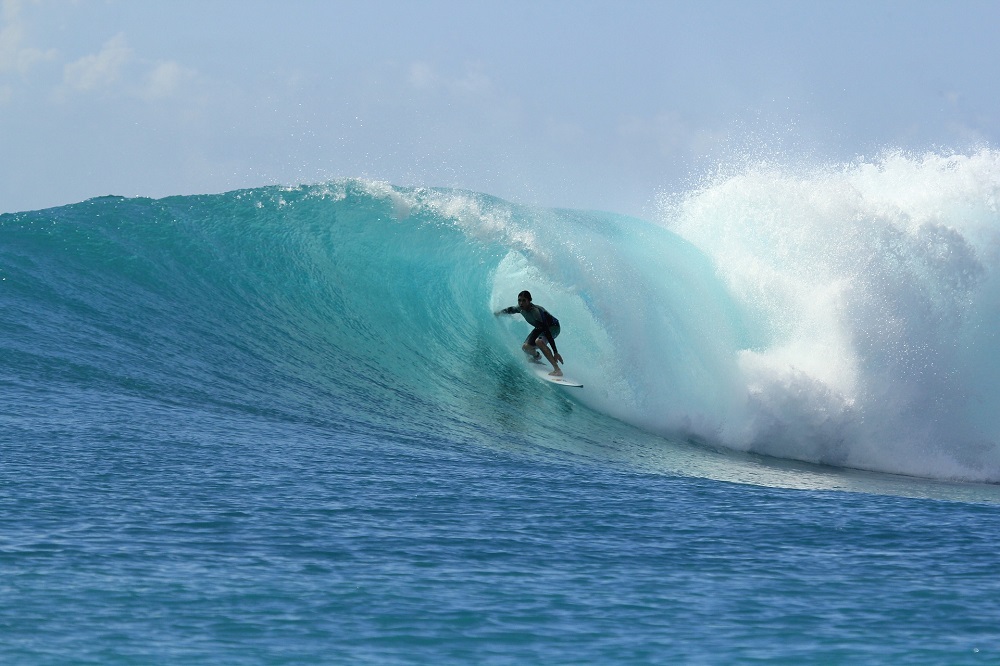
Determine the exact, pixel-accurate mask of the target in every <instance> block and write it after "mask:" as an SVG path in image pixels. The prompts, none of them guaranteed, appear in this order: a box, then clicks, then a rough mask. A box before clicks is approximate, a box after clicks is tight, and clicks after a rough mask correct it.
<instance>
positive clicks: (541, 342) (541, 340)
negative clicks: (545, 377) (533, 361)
mask: <svg viewBox="0 0 1000 666" xmlns="http://www.w3.org/2000/svg"><path fill="white" fill-rule="evenodd" d="M535 345H536V346H537V347H538V348H539V349H541V350H542V354H544V355H545V360H547V361H548V362H549V363H551V364H552V372H550V373H549V374H550V375H552V376H553V377H562V370H560V369H559V364H558V363H556V359H555V357H554V356H553V355H552V350H551V349H549V343H548V340H546V339H545V336H544V335H539V336H538V338H536V339H535Z"/></svg>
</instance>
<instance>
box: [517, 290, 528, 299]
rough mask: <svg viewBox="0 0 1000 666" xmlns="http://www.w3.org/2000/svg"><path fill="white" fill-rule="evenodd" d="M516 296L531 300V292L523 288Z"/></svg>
mask: <svg viewBox="0 0 1000 666" xmlns="http://www.w3.org/2000/svg"><path fill="white" fill-rule="evenodd" d="M517 297H518V298H519V299H521V298H527V299H528V300H529V301H530V300H531V292H530V291H528V290H527V289H525V290H524V291H522V292H521V293H520V294H518V295H517Z"/></svg>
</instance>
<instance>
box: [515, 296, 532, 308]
mask: <svg viewBox="0 0 1000 666" xmlns="http://www.w3.org/2000/svg"><path fill="white" fill-rule="evenodd" d="M517 307H519V308H521V309H522V310H523V309H524V308H530V307H531V301H529V300H528V299H527V298H520V297H519V298H518V299H517Z"/></svg>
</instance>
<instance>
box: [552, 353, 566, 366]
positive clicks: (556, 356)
mask: <svg viewBox="0 0 1000 666" xmlns="http://www.w3.org/2000/svg"><path fill="white" fill-rule="evenodd" d="M553 358H554V359H555V360H557V361H559V362H560V363H562V364H563V365H565V364H566V361H564V360H562V354H556V355H555V356H554V357H553Z"/></svg>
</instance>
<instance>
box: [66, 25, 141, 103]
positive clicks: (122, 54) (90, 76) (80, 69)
mask: <svg viewBox="0 0 1000 666" xmlns="http://www.w3.org/2000/svg"><path fill="white" fill-rule="evenodd" d="M131 59H132V49H131V48H129V46H128V44H127V43H126V41H125V35H124V34H122V33H119V34H117V35H115V36H114V37H112V38H111V39H109V40H108V41H107V42H105V44H104V46H103V47H102V48H101V51H100V52H99V53H96V54H93V55H89V56H84V57H83V58H80V59H79V60H77V61H76V62H71V63H69V64H68V65H66V68H65V70H64V73H63V80H64V81H65V83H66V85H68V86H69V87H71V88H73V89H75V90H80V91H87V90H94V89H97V88H103V87H107V86H109V85H111V84H113V83H115V82H116V81H118V79H119V78H120V76H121V71H122V69H123V68H124V67H125V65H126V64H127V63H128V62H129V60H131Z"/></svg>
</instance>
